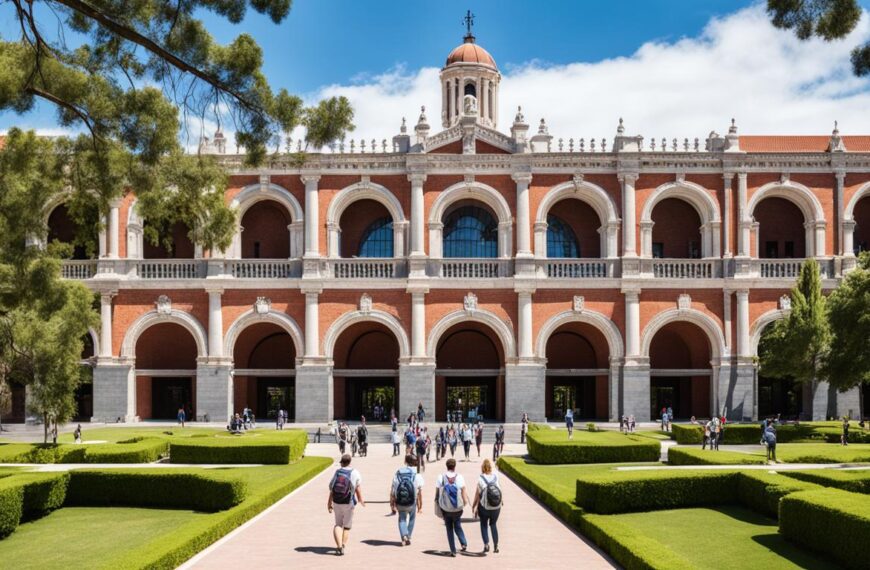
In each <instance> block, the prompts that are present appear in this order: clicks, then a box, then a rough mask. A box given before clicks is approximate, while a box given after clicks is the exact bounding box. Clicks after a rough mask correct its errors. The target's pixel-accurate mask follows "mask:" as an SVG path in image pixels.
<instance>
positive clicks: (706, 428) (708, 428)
mask: <svg viewBox="0 0 870 570" xmlns="http://www.w3.org/2000/svg"><path fill="white" fill-rule="evenodd" d="M712 427H713V420H708V421H707V423H706V424H704V441H703V442H701V449H707V444H708V443H709V444H710V449H713V442H711V441H710V434H711V429H712Z"/></svg>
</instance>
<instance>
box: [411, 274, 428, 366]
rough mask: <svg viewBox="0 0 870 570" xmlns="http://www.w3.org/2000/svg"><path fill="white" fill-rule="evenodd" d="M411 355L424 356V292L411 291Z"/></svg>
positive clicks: (415, 356)
mask: <svg viewBox="0 0 870 570" xmlns="http://www.w3.org/2000/svg"><path fill="white" fill-rule="evenodd" d="M411 356H412V357H413V358H425V357H426V294H425V293H424V292H422V291H414V292H413V293H411Z"/></svg>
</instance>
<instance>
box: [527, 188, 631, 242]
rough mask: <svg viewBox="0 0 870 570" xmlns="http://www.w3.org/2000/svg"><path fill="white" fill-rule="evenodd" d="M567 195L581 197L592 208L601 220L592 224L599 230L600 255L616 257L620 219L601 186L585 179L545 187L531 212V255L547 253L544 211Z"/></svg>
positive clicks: (546, 213)
mask: <svg viewBox="0 0 870 570" xmlns="http://www.w3.org/2000/svg"><path fill="white" fill-rule="evenodd" d="M569 198H573V199H577V200H581V201H583V202H585V203H587V204H589V205H590V206H591V207H592V209H593V210H595V213H596V214H598V221H599V222H600V223H601V226H600V227H598V228H596V229H597V230H598V232H599V234H601V257H617V255H618V253H617V250H616V248H617V241H616V238H617V231H618V229H619V222H620V220H619V215H618V214H617V213H616V212H617V210H616V203H615V202H614V201H613V198H612V197H611V196H610V195H609V194H608V193H607V192H606V191H605V190H604V189H603V188H601V187H600V186H598V185H596V184H592V183H591V182H588V181H586V180H577V181H573V180H572V181H568V182H563V183H561V184H557V185H556V186H553V187H552V188H550V189H549V190H547V193H546V194H545V195H544V198H543V200H541V203H540V204H539V205H538V212H537V214H536V215H535V256H536V257H547V215H548V214H549V213H550V210H551V209H552V208H553V206H555V205H556V204H557V203H558V202H561V201H562V200H565V199H569Z"/></svg>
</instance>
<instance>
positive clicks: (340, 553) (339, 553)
mask: <svg viewBox="0 0 870 570" xmlns="http://www.w3.org/2000/svg"><path fill="white" fill-rule="evenodd" d="M335 555H336V556H344V547H343V546H342V547H340V548H337V549H336V550H335Z"/></svg>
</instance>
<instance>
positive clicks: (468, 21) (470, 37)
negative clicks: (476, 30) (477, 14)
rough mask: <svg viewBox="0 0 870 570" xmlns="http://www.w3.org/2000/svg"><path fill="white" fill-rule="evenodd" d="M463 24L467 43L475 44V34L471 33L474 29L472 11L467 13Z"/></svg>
mask: <svg viewBox="0 0 870 570" xmlns="http://www.w3.org/2000/svg"><path fill="white" fill-rule="evenodd" d="M462 23H463V24H465V30H466V33H465V41H466V42H467V43H474V34H473V33H471V28H473V27H474V14H472V13H471V10H468V11H467V12H466V13H465V17H464V18H462Z"/></svg>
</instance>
